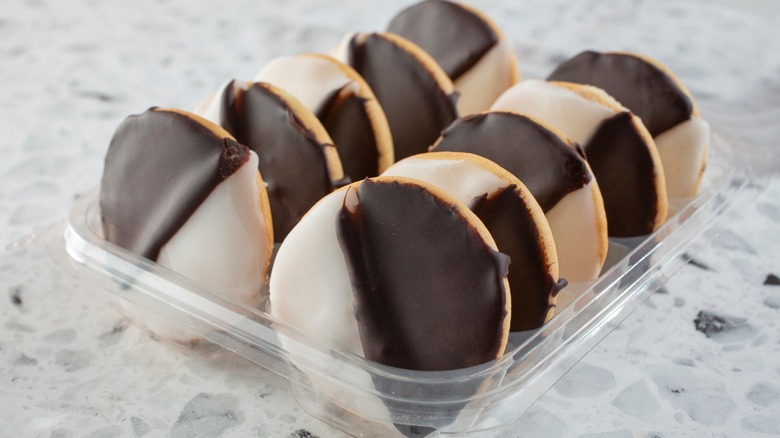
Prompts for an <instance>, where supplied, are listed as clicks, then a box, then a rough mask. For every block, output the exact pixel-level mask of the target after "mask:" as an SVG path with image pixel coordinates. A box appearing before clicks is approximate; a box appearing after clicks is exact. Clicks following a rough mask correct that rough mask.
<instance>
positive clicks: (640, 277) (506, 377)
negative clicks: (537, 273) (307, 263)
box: [64, 131, 771, 415]
mask: <svg viewBox="0 0 780 438" xmlns="http://www.w3.org/2000/svg"><path fill="white" fill-rule="evenodd" d="M711 151H712V152H711V160H710V163H709V164H708V171H707V173H706V174H705V182H704V183H703V185H702V189H701V191H700V193H699V194H698V195H697V196H696V197H695V198H693V199H691V200H690V201H689V202H688V203H687V204H686V205H685V206H684V207H683V208H682V209H681V210H680V212H679V213H678V214H676V215H675V216H673V217H671V218H670V219H669V220H667V222H666V223H665V224H664V225H663V226H662V227H660V228H659V229H658V230H657V231H656V232H654V233H653V234H651V235H649V236H646V237H645V238H644V239H643V240H642V241H641V242H639V243H638V245H637V246H636V247H635V248H634V249H633V250H632V251H630V252H629V254H628V255H627V256H626V257H624V258H623V259H621V260H619V261H618V262H617V263H616V264H615V265H614V266H612V267H611V268H609V269H608V270H606V272H604V273H603V275H602V276H601V277H600V278H599V279H598V280H597V281H596V282H594V283H593V284H592V285H591V286H589V287H588V288H587V289H586V290H585V291H584V292H582V293H581V294H580V295H579V296H578V297H577V298H575V299H574V300H573V301H572V302H571V303H570V304H569V305H567V306H566V307H564V308H560V309H559V312H558V313H557V314H556V316H555V317H553V318H552V319H551V320H550V321H549V322H548V323H547V324H546V325H545V326H543V327H542V328H541V329H539V330H538V331H536V332H535V333H533V334H532V335H531V336H530V337H528V338H527V339H525V340H524V341H522V342H520V343H518V345H515V346H513V347H512V348H511V349H510V348H508V349H507V351H506V353H505V354H504V355H503V356H502V357H500V358H498V359H496V360H494V361H491V362H488V363H485V364H482V365H478V366H475V367H471V368H465V369H458V370H451V371H412V370H403V369H397V368H392V367H387V366H383V365H380V364H376V363H374V362H370V361H368V360H365V359H363V358H361V357H358V356H356V355H353V354H351V353H344V352H339V351H334V350H331V349H330V348H328V347H327V346H324V345H321V344H318V343H317V342H315V341H313V340H311V339H309V338H308V337H306V336H305V335H303V334H302V333H300V332H299V331H298V330H296V329H295V328H293V327H290V326H288V325H286V324H284V323H281V322H280V321H277V320H275V319H274V318H273V316H271V315H270V314H268V313H266V312H263V311H261V310H257V309H252V308H249V307H246V306H242V305H237V304H232V303H228V302H226V301H224V300H222V299H220V298H219V297H216V296H214V295H213V294H211V293H210V292H209V291H208V290H206V289H204V288H202V287H200V286H198V285H197V284H194V283H193V282H192V281H190V280H188V279H186V278H184V277H182V276H180V275H179V274H176V273H175V272H172V271H170V270H168V269H165V268H163V267H161V266H159V265H157V264H156V263H154V262H152V261H149V260H145V259H142V258H140V257H138V256H135V255H134V254H131V253H129V252H128V251H126V250H124V249H122V248H119V247H117V246H116V245H113V244H111V243H109V242H106V241H105V240H103V238H102V236H101V235H100V234H101V233H100V226H99V221H100V219H99V213H98V205H97V199H98V190H97V189H94V190H92V191H90V192H89V193H87V194H86V195H84V196H82V197H81V198H79V199H78V200H77V201H76V202H75V204H74V206H73V208H72V210H71V213H70V216H69V220H68V223H67V225H66V227H65V231H64V246H65V250H66V251H67V253H68V255H69V256H70V257H71V258H72V260H73V261H75V262H76V263H77V264H79V265H81V266H83V267H85V268H87V269H88V270H89V271H91V272H93V273H97V274H98V275H99V276H101V277H103V278H104V279H109V280H111V281H112V282H115V283H118V284H119V285H120V286H121V289H122V290H121V291H119V292H117V291H113V292H114V293H117V294H118V295H120V296H122V297H123V298H125V299H128V300H129V301H131V302H134V303H136V304H140V305H142V306H146V307H148V308H150V310H152V311H155V312H158V313H160V314H161V315H162V316H164V317H167V318H169V319H172V320H174V321H175V322H179V323H180V324H182V325H184V326H186V327H187V328H189V329H191V330H193V331H195V332H196V333H197V334H198V335H201V336H203V337H205V338H207V339H209V340H211V341H213V342H216V343H218V344H220V345H222V346H223V347H225V348H227V349H229V350H232V351H234V352H236V353H238V354H240V355H242V356H245V357H247V358H248V359H250V360H252V361H254V362H255V363H258V364H259V365H261V366H264V367H266V368H269V369H271V370H272V371H274V372H277V373H279V374H282V375H284V376H285V377H287V378H288V379H290V380H291V381H293V382H295V383H298V384H301V385H304V386H307V387H311V386H310V385H309V383H308V382H306V381H305V379H304V377H305V376H304V374H303V373H301V372H300V371H297V370H296V369H295V367H294V366H293V365H292V364H291V363H290V362H289V359H288V357H287V353H286V351H287V350H286V348H285V347H283V346H282V345H281V343H280V342H279V336H283V337H284V338H285V342H286V343H287V342H291V343H293V344H294V345H295V346H296V347H300V348H302V349H303V350H305V351H307V352H309V354H310V357H298V356H296V359H295V363H296V365H298V368H302V367H303V368H305V370H304V371H303V372H304V373H306V374H308V373H314V374H315V375H316V376H317V377H318V378H322V379H325V380H327V381H329V382H333V383H335V384H337V385H339V386H340V387H343V388H346V389H348V390H350V391H357V392H360V393H366V394H372V395H375V396H377V397H379V398H381V399H382V400H386V401H394V402H399V403H408V404H409V405H410V406H411V405H414V406H423V405H425V406H435V405H457V404H460V403H473V402H477V403H492V402H495V401H496V400H498V399H501V398H502V397H505V396H507V395H509V394H514V393H516V392H518V391H528V393H529V394H530V395H529V397H532V398H533V399H534V400H535V397H538V395H541V393H542V392H544V391H546V390H547V389H549V386H550V385H551V384H552V383H554V382H555V381H556V380H557V378H559V377H560V376H562V375H563V374H564V373H565V372H566V371H567V370H568V368H570V367H571V366H573V364H574V363H576V362H577V361H578V360H579V359H580V358H581V357H582V356H583V355H584V354H585V353H587V351H589V350H590V348H592V347H593V346H594V345H595V344H596V343H597V342H598V341H599V340H600V339H602V338H603V337H604V336H606V334H607V333H608V332H609V331H611V329H612V328H614V326H616V325H617V323H619V322H620V321H622V319H623V318H624V317H625V316H627V315H628V314H629V313H630V312H631V311H633V310H634V309H635V308H636V307H637V306H638V305H639V304H640V303H641V302H642V301H643V300H644V298H646V297H647V296H649V294H650V293H651V292H652V290H654V289H655V288H656V287H658V286H660V284H662V283H663V281H664V280H665V277H664V276H665V275H666V274H667V273H670V272H674V271H676V270H677V269H679V267H680V266H682V265H683V264H684V263H685V261H686V260H685V259H684V257H686V256H685V253H686V251H688V250H689V249H691V248H693V249H695V248H696V242H699V241H705V242H703V243H700V244H699V246H702V245H703V244H704V243H706V240H708V239H709V238H711V237H712V235H714V233H715V231H716V230H717V229H718V228H719V225H722V223H723V222H724V218H725V217H726V216H727V213H730V212H732V211H735V210H738V209H739V208H740V207H741V206H743V205H744V204H745V203H747V202H749V201H750V200H752V199H753V198H754V197H755V196H756V195H757V194H758V193H759V192H760V190H762V189H763V187H765V185H766V183H767V181H768V176H769V174H770V173H771V172H769V171H768V169H766V168H765V167H766V166H765V164H766V163H763V162H762V160H761V156H762V154H763V151H761V150H751V149H746V148H745V147H744V146H742V145H740V144H739V143H738V142H737V141H736V140H734V139H733V138H729V136H728V135H725V134H722V133H719V132H717V131H716V133H715V135H714V136H713V141H712V143H711ZM762 164H764V167H763V168H762ZM654 286H655V287H654ZM286 345H287V346H289V345H290V344H286ZM259 353H262V354H263V355H264V358H259V356H257V354H259ZM269 357H270V358H271V359H272V360H276V361H278V362H279V363H274V364H271V363H269V361H268V358H269ZM323 363H325V365H323ZM333 364H337V365H338V366H339V367H342V368H343V369H342V372H340V373H339V374H338V375H334V373H332V370H330V369H329V365H333ZM553 365H559V366H553ZM344 370H347V371H350V370H351V371H355V372H358V371H360V372H363V373H368V374H369V375H370V376H371V377H372V378H374V379H381V380H383V381H388V382H394V383H398V384H401V385H403V384H409V385H412V384H413V385H417V386H420V387H423V388H429V389H432V390H433V391H432V393H437V394H438V395H437V396H435V397H426V396H424V395H420V394H419V393H413V394H411V395H404V394H401V393H398V392H395V391H391V390H380V389H377V388H376V385H374V387H372V388H367V387H365V385H364V384H361V382H360V381H359V380H354V379H352V378H350V377H349V376H350V375H352V374H355V373H353V372H351V371H350V372H343V371H344ZM497 375H500V378H498V379H495V377H496V376H497ZM491 380H492V382H490V383H489V384H488V385H486V386H485V387H484V388H481V390H480V391H478V392H477V393H470V392H464V393H458V391H457V388H458V385H462V384H464V383H468V382H482V381H491ZM448 388H454V389H453V390H452V391H449V392H448ZM313 389H315V390H316V388H313ZM452 392H454V393H452ZM534 394H536V395H535V396H534ZM409 409H412V407H410V408H409ZM520 412H522V410H520ZM518 415H519V414H518Z"/></svg>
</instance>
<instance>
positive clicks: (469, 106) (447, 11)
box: [387, 0, 520, 116]
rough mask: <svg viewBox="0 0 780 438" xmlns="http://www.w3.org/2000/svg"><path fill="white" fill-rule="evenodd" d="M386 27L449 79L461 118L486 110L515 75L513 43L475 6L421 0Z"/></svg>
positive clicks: (512, 82) (513, 79)
mask: <svg viewBox="0 0 780 438" xmlns="http://www.w3.org/2000/svg"><path fill="white" fill-rule="evenodd" d="M387 31H388V32H390V33H394V34H397V35H400V36H402V37H404V38H407V39H408V40H410V41H412V42H413V43H415V44H417V45H419V46H420V47H421V48H422V49H423V50H425V51H426V52H428V54H430V55H431V57H433V59H434V60H436V62H437V63H438V64H439V65H440V66H441V67H442V69H443V70H444V72H445V73H446V74H447V75H448V76H449V77H450V79H452V81H453V83H454V85H455V91H456V92H457V93H458V113H459V114H460V115H461V116H463V115H467V114H474V113H477V112H480V111H484V110H486V109H488V108H490V105H491V104H492V103H493V101H495V100H496V98H497V97H498V96H499V95H501V93H503V92H504V90H506V89H507V88H509V87H511V86H512V85H514V84H515V83H516V82H517V81H518V80H519V78H520V73H519V71H518V68H517V59H516V57H515V53H514V48H513V47H512V43H511V42H510V41H509V40H507V39H506V38H505V37H504V34H503V33H502V32H501V30H500V29H499V28H498V26H496V24H495V23H494V22H493V20H491V19H490V18H489V17H487V16H486V15H485V14H484V13H482V12H481V11H479V10H477V9H476V8H474V7H471V6H468V5H464V4H460V3H456V2H451V1H446V0H425V1H422V2H420V3H417V4H414V5H412V6H409V7H408V8H406V9H404V10H402V11H401V12H399V13H398V14H397V15H396V16H395V17H393V19H392V20H391V21H390V24H389V25H388V26H387Z"/></svg>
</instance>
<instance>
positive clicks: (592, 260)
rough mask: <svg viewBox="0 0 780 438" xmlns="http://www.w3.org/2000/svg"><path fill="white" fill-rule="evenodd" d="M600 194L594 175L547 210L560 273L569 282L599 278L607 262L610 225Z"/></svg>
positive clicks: (589, 280) (590, 280)
mask: <svg viewBox="0 0 780 438" xmlns="http://www.w3.org/2000/svg"><path fill="white" fill-rule="evenodd" d="M600 198H601V192H599V189H598V185H597V183H596V179H595V178H592V179H591V181H590V182H589V183H588V184H586V185H585V186H584V187H581V188H579V189H577V190H575V191H573V192H571V193H569V194H567V195H566V196H564V197H563V198H562V199H561V200H560V201H558V203H557V204H555V206H554V207H553V208H551V209H550V210H549V211H548V212H547V213H546V214H545V216H546V217H547V222H548V223H549V224H550V230H551V231H552V235H553V240H555V249H556V250H557V251H558V267H559V270H560V271H559V272H560V276H561V278H565V279H566V280H567V281H569V283H570V284H574V283H578V282H587V283H590V282H592V281H594V280H596V279H597V278H598V276H599V273H600V272H601V267H602V266H603V264H604V257H605V256H606V254H607V248H606V245H607V227H606V225H601V223H602V222H603V221H604V219H603V217H604V213H603V211H604V206H603V203H602V201H601V199H600ZM599 212H600V213H599ZM559 304H560V303H559Z"/></svg>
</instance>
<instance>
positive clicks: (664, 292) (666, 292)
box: [655, 286, 669, 294]
mask: <svg viewBox="0 0 780 438" xmlns="http://www.w3.org/2000/svg"><path fill="white" fill-rule="evenodd" d="M655 293H657V294H668V293H669V291H668V290H667V289H666V288H665V287H663V286H662V287H659V288H658V289H656V290H655Z"/></svg>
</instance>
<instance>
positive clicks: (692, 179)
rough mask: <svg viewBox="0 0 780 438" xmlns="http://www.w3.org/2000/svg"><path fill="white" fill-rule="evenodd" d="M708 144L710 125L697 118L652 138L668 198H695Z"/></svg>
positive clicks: (694, 117) (692, 118)
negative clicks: (660, 164)
mask: <svg viewBox="0 0 780 438" xmlns="http://www.w3.org/2000/svg"><path fill="white" fill-rule="evenodd" d="M709 140H710V125H709V124H708V123H707V122H706V121H704V120H703V119H702V118H700V117H696V116H692V117H691V118H690V119H689V120H687V121H685V122H683V123H680V124H678V125H677V126H674V127H673V128H671V129H669V130H667V131H665V132H662V133H661V134H659V135H658V136H656V137H655V145H656V147H657V148H658V154H659V155H660V156H661V163H663V166H664V175H665V177H666V193H667V194H668V196H669V197H670V198H686V197H690V196H693V195H695V194H696V191H697V190H698V186H699V177H700V171H701V167H702V163H703V161H704V160H706V157H707V146H708V145H709Z"/></svg>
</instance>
